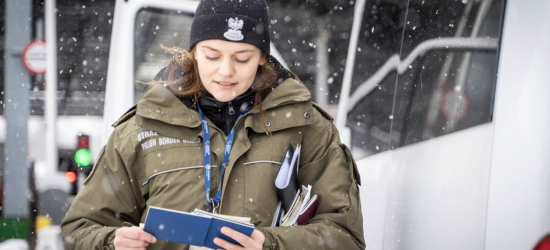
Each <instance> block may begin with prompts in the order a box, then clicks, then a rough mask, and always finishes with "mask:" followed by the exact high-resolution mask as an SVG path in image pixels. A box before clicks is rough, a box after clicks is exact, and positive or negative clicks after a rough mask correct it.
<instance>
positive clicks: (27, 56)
mask: <svg viewBox="0 0 550 250" xmlns="http://www.w3.org/2000/svg"><path fill="white" fill-rule="evenodd" d="M23 65H24V66H25V68H26V69H27V70H28V71H29V72H31V74H34V75H43V74H44V73H46V42H45V41H44V40H34V41H32V42H30V43H29V44H28V45H27V47H25V50H23Z"/></svg>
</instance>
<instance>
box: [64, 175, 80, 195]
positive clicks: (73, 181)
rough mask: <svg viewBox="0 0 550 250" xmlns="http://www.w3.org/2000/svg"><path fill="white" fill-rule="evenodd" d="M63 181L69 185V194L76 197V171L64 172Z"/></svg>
mask: <svg viewBox="0 0 550 250" xmlns="http://www.w3.org/2000/svg"><path fill="white" fill-rule="evenodd" d="M65 179H67V181H68V182H69V183H70V184H71V192H70V194H72V195H76V194H77V193H78V173H77V172H76V171H72V170H67V171H65Z"/></svg>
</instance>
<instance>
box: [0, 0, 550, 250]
mask: <svg viewBox="0 0 550 250" xmlns="http://www.w3.org/2000/svg"><path fill="white" fill-rule="evenodd" d="M170 1H171V0H163V2H170ZM174 1H177V0H174ZM128 2H129V3H128ZM132 2H133V1H132V0H126V1H123V0H117V1H115V0H112V1H102V0H56V1H55V6H54V8H51V9H49V10H48V8H47V3H48V2H47V0H32V1H31V0H0V6H1V8H0V55H2V56H3V60H0V103H1V104H2V105H0V191H1V192H0V194H1V195H0V250H4V249H54V250H57V249H62V245H63V243H62V238H61V235H60V231H59V224H60V223H61V221H62V219H63V217H64V215H65V213H66V211H67V209H69V207H70V205H71V202H72V200H73V199H74V197H75V195H76V194H77V193H78V191H79V190H80V189H81V188H82V183H83V181H84V180H85V179H86V177H87V176H88V175H89V174H90V172H91V171H92V169H93V165H94V161H95V159H96V157H97V155H98V154H99V151H100V149H101V147H102V146H103V144H104V142H105V140H106V138H105V134H106V130H105V127H106V126H108V125H109V124H112V123H113V122H114V120H113V119H116V117H119V116H121V115H122V114H123V111H124V110H126V109H128V108H129V107H130V106H128V107H122V108H121V107H119V106H120V105H118V104H117V102H119V101H120V102H124V104H125V105H126V101H121V100H126V99H128V100H129V101H128V103H132V104H135V103H136V102H137V100H138V99H139V98H140V96H141V94H142V93H143V91H144V90H145V87H144V86H143V85H142V84H141V83H140V82H147V81H150V80H152V79H153V77H154V76H155V75H156V73H157V72H158V71H159V70H160V69H162V67H164V66H165V65H166V64H167V63H168V62H169V61H170V59H171V58H172V57H171V55H170V54H168V53H166V52H164V51H163V50H162V48H161V45H164V46H167V47H181V48H184V49H186V48H188V42H189V41H188V36H189V29H190V24H191V22H192V20H193V14H192V13H189V12H185V11H180V10H173V9H172V10H168V9H162V8H159V7H141V8H140V9H139V10H138V11H137V12H136V13H135V15H134V16H132V22H133V23H132V25H133V30H121V29H120V28H119V29H118V30H114V29H113V27H114V26H113V24H114V21H115V18H122V16H118V17H117V15H122V13H123V12H122V11H120V9H119V12H117V10H116V9H115V3H117V4H119V6H122V5H124V6H130V5H131V4H132ZM192 2H193V3H196V2H197V1H192ZM519 2H520V1H518V0H438V1H435V0H434V1H428V0H406V1H405V0H372V1H365V0H361V1H359V0H357V1H356V0H307V1H292V0H267V4H268V8H269V15H270V29H271V41H272V45H273V46H274V47H275V48H276V54H278V56H279V58H280V59H281V61H282V62H283V63H284V64H285V65H286V66H287V67H288V68H289V69H290V70H291V71H293V72H294V73H295V74H296V75H297V76H298V77H299V78H300V79H301V80H302V81H303V82H304V83H305V85H306V86H307V87H308V89H309V90H310V91H311V93H312V96H313V100H314V101H315V102H316V103H317V104H319V105H320V106H321V107H323V108H324V109H326V110H327V111H328V112H329V113H330V114H331V115H332V116H333V117H334V118H335V121H334V122H335V124H336V125H337V127H338V129H339V131H340V137H341V140H342V142H343V143H345V144H346V145H347V146H348V147H350V148H351V151H352V153H353V155H354V158H355V159H356V160H357V164H358V168H359V172H360V173H361V175H362V176H363V186H362V189H361V192H362V193H361V199H362V201H363V204H366V206H365V205H364V207H363V214H364V217H365V221H364V227H365V238H366V241H367V242H368V243H370V245H369V246H368V247H367V249H382V248H385V249H525V247H519V248H518V247H517V246H525V245H527V246H533V245H534V243H536V242H537V241H538V239H539V238H540V237H541V236H542V235H543V234H545V233H548V232H550V220H549V219H548V218H550V217H549V216H548V213H547V212H544V211H545V209H546V208H549V209H550V202H548V201H550V199H548V196H547V195H548V190H550V186H549V185H550V184H548V183H550V182H548V181H547V180H548V175H549V174H550V172H549V170H548V168H547V166H548V163H549V162H550V160H549V159H546V158H544V154H543V153H540V152H539V151H540V150H542V151H544V150H545V149H550V146H549V145H548V140H547V139H534V138H539V137H544V136H541V135H544V134H545V133H546V134H548V132H545V131H546V130H544V129H542V128H544V127H545V126H544V124H548V120H550V118H548V116H547V115H546V116H545V114H547V113H549V112H547V110H545V109H544V107H547V106H548V105H545V104H548V101H547V99H544V98H543V96H542V94H541V93H542V92H538V91H537V90H538V89H544V88H546V89H547V88H548V87H545V86H548V85H547V84H546V83H547V82H548V81H547V79H550V78H549V77H548V75H547V71H545V70H541V68H544V67H547V66H548V65H549V62H548V58H547V57H548V56H547V54H545V58H539V57H537V60H535V59H532V58H524V56H525V57H526V55H533V57H534V56H536V55H538V54H544V53H545V52H548V46H542V45H540V44H548V43H550V41H549V39H548V37H549V36H550V35H549V33H548V30H550V24H549V23H550V19H548V18H546V19H544V20H545V21H542V20H543V18H545V15H544V13H550V4H549V2H548V1H547V0H529V1H525V2H521V3H519ZM48 13H50V14H52V13H53V17H54V19H55V22H56V24H55V36H54V37H55V46H54V49H55V53H56V57H55V60H54V61H53V62H54V64H55V65H56V69H55V72H54V74H55V76H56V78H52V79H55V80H54V81H53V83H52V84H55V85H50V86H56V88H57V89H56V91H55V93H54V94H53V96H54V97H55V102H54V103H55V104H56V105H55V110H56V111H57V114H56V115H55V117H54V118H53V119H54V120H55V124H56V126H55V132H56V133H55V134H56V136H55V140H53V141H54V143H53V144H51V142H52V139H51V138H48V135H49V132H48V131H49V130H48V129H49V127H48V122H51V120H48V118H47V114H46V113H47V112H46V110H47V108H46V107H47V106H48V105H47V101H46V99H47V98H46V97H47V96H48V94H47V91H46V90H47V86H48V84H49V83H48V82H47V78H46V76H45V75H44V70H45V68H46V67H45V65H46V58H45V51H46V46H45V43H44V39H46V30H48V27H47V25H46V19H47V18H46V15H47V14H48ZM117 13H118V14H117ZM546 16H548V15H546ZM505 20H512V21H508V23H507V25H508V26H505ZM50 28H51V27H50ZM505 28H509V29H510V30H509V33H508V36H507V39H508V40H505V39H504V38H505V36H504V35H506V34H505V33H504V30H505ZM521 32H525V33H521ZM545 32H546V33H545ZM520 33H521V34H520ZM121 34H124V35H125V36H130V37H131V38H132V39H131V41H133V45H132V46H129V45H128V44H122V45H121V44H119V43H116V44H115V43H113V40H114V37H115V36H117V35H118V36H119V38H120V36H121ZM503 34H504V35H503ZM518 34H520V35H518ZM535 34H536V35H535ZM539 35H540V36H539ZM545 39H546V40H545ZM545 41H548V43H546V42H545ZM502 45H508V47H507V48H508V50H501V49H502V48H501V46H502ZM127 47H132V48H133V49H132V50H131V51H130V52H128V53H127V54H124V53H126V52H124V51H126V48H127ZM113 48H116V49H113ZM350 48H351V49H350ZM531 48H532V49H533V51H534V52H532V53H523V54H522V53H517V54H513V53H514V52H518V51H523V50H529V49H531ZM121 51H122V52H121ZM119 52H120V53H119ZM115 53H116V54H115ZM510 54H513V56H510ZM110 55H111V56H112V55H117V58H118V60H117V61H116V62H118V63H119V65H113V64H111V65H109V60H110V59H109V56H110ZM121 55H123V56H122V58H121ZM124 56H128V58H130V57H133V61H131V62H130V61H129V60H130V59H128V60H126V61H124V60H125V58H124ZM112 57H114V56H112ZM121 62H122V64H125V63H127V64H133V65H132V66H133V72H131V74H132V76H131V77H130V78H129V79H126V78H118V75H122V74H125V73H126V72H124V70H121V72H120V74H118V72H117V66H118V67H120V68H123V69H126V68H125V67H124V66H121V64H120V63H121ZM517 62H520V63H517ZM524 62H534V63H531V64H527V63H524ZM499 68H504V69H507V70H506V71H503V72H504V73H500V72H499ZM108 70H111V72H109V73H108ZM528 70H529V71H530V73H529V74H528V75H529V77H531V78H528V77H523V78H521V79H519V78H518V79H516V78H513V76H514V75H515V74H520V75H521V73H523V72H527V71H528ZM541 72H546V75H545V74H544V73H541ZM499 74H500V75H504V77H501V76H500V75H499ZM497 76H499V77H500V78H499V77H497ZM109 77H111V78H109ZM545 77H546V78H545ZM48 79H49V78H48ZM115 79H125V80H124V81H123V82H120V83H119V82H113V81H114V80H115ZM525 79H528V80H529V81H527V80H525ZM497 81H499V84H500V86H501V92H500V93H501V95H500V103H498V102H496V101H495V100H496V99H498V97H499V96H498V92H497ZM108 82H111V84H121V85H125V84H126V82H130V83H129V84H130V85H128V86H130V87H131V88H133V90H132V91H133V94H131V96H129V97H128V96H126V95H124V94H122V93H126V91H124V92H117V93H110V94H107V92H109V91H108V89H109V87H108ZM543 83H544V84H546V85H544V84H543ZM528 84H538V85H536V86H537V87H524V88H525V89H528V90H532V91H526V90H525V89H523V90H524V92H521V91H518V93H520V92H521V93H522V94H521V95H517V98H516V97H514V96H511V95H509V93H515V92H516V89H519V90H522V86H534V85H528ZM51 99H52V98H50V99H49V100H51ZM522 100H523V101H524V103H530V101H533V102H537V104H536V105H530V107H529V111H530V112H529V113H525V112H523V113H522V111H521V110H520V111H514V110H515V109H512V108H514V107H516V106H515V102H518V103H522V102H521V101H522ZM512 103H514V104H512ZM499 104H500V106H499ZM115 106H116V107H115ZM535 107H536V108H535ZM498 110H502V111H501V112H500V115H501V120H500V121H501V123H500V127H495V126H494V124H495V121H496V118H495V117H497V114H498V113H497V111H498ZM510 110H511V111H510ZM518 110H519V109H518ZM508 112H511V113H510V114H512V115H510V116H506V114H508ZM514 112H516V113H514ZM113 113H114V114H113ZM517 113H520V115H516V114H517ZM525 114H532V115H529V116H528V118H530V117H536V118H537V119H538V120H537V121H536V122H534V123H529V124H527V123H526V124H523V123H522V124H521V126H520V125H518V126H517V127H507V126H514V125H516V123H514V122H515V121H517V120H518V119H516V118H517V117H518V116H521V117H524V118H525ZM514 115H515V116H514ZM522 115H523V116H522ZM523 120H528V119H523ZM535 123H536V124H538V125H537V127H533V128H531V127H529V126H530V125H533V124H535ZM533 126H534V125H533ZM50 128H51V127H50ZM498 128H500V130H499V129H498ZM517 131H520V132H517ZM526 131H528V132H526ZM516 132H517V133H516ZM500 138H506V139H500ZM496 142H500V143H499V144H497V143H496ZM531 144H533V145H537V147H536V148H537V149H538V150H539V151H536V150H531V151H528V152H527V150H526V152H523V154H520V153H521V152H522V151H521V150H517V149H516V148H528V146H525V145H529V146H530V145H531ZM52 145H53V146H52ZM522 145H523V146H522ZM508 147H510V148H508ZM51 150H53V151H51ZM535 151H536V152H535ZM52 152H53V153H52ZM510 152H514V153H516V154H515V155H514V154H512V153H510ZM55 154H56V155H57V156H56V157H55V159H54V161H53V162H54V163H53V164H52V163H48V157H49V156H51V155H55ZM546 155H547V154H546ZM507 157H509V158H507ZM516 159H523V161H521V160H518V162H519V164H517V163H516V161H515V160H516ZM525 162H530V163H531V165H530V168H526V169H528V170H529V171H530V172H528V171H526V170H525V169H523V168H522V167H523V164H524V163H525ZM497 163H498V164H497ZM52 165H53V166H52ZM493 165H496V166H497V167H493V168H491V167H492V166H493ZM503 166H504V167H503ZM499 167H500V168H499ZM506 167H509V168H514V169H516V170H518V169H520V170H519V171H515V172H514V171H508V168H506ZM518 173H519V174H518ZM491 176H497V178H491ZM503 176H504V177H507V178H504V177H503ZM539 178H540V179H539ZM507 183H514V185H511V184H507ZM529 183H531V184H532V185H527V184H529ZM490 186H492V187H493V189H491V190H489V187H490ZM495 187H496V188H495ZM512 187H513V188H512ZM544 190H545V191H544ZM520 191H521V192H520ZM510 193H514V194H515V195H509V194H510ZM524 193H528V194H531V195H534V194H536V195H537V196H534V197H531V196H528V197H531V199H529V201H526V200H522V199H523V198H524V197H525V196H524V195H523V194H524ZM489 197H492V199H489ZM511 200H512V201H511ZM535 200H537V201H539V200H540V201H543V202H538V203H537V202H534V201H535ZM489 201H491V202H489ZM531 201H532V202H531ZM530 202H531V203H530ZM503 204H504V205H503ZM510 204H512V206H509V205H510ZM516 204H530V205H531V206H529V205H526V207H529V208H531V209H523V210H522V209H518V206H515V205H516ZM533 204H535V205H533ZM503 207H504V208H506V209H508V210H505V211H506V212H502V210H501V209H502V208H503ZM533 207H535V208H533ZM546 210H547V209H546ZM515 211H520V212H518V213H517V214H516V212H515ZM520 214H521V215H528V216H525V217H522V216H519V215H520ZM541 214H542V215H544V216H541ZM493 215H496V217H495V216H494V217H490V216H493ZM511 215H513V216H511ZM508 217H514V218H517V220H516V221H514V224H513V225H510V224H505V225H504V224H502V221H504V219H503V218H506V219H507V218H508ZM540 218H545V219H544V220H543V219H540ZM449 225H453V226H452V227H450V226H449ZM519 225H521V226H519ZM533 225H537V226H538V227H537V226H533ZM508 229H509V231H508V234H506V233H502V230H504V231H505V230H508ZM529 230H531V231H529ZM518 231H521V232H522V233H518ZM527 231H529V233H525V234H523V232H527ZM495 232H498V233H495ZM500 233H502V234H500ZM501 235H507V236H508V237H504V238H506V239H508V241H507V240H499V239H497V238H498V237H500V236H501ZM516 236H517V238H515V237H516ZM501 242H502V243H501ZM549 244H550V243H549ZM450 245H451V246H450ZM503 246H504V247H505V248H502V247H503Z"/></svg>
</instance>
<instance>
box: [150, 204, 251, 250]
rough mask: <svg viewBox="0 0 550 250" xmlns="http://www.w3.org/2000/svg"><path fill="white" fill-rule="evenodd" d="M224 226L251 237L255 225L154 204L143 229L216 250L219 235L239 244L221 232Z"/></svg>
mask: <svg viewBox="0 0 550 250" xmlns="http://www.w3.org/2000/svg"><path fill="white" fill-rule="evenodd" d="M223 226H227V227H230V228H232V229H234V230H237V231H239V232H241V233H243V234H246V235H248V236H250V235H251V234H252V232H253V231H254V225H253V224H250V223H241V222H238V221H232V220H229V219H227V218H222V217H219V216H218V215H215V214H211V213H208V212H204V211H200V212H199V213H197V214H195V213H186V212H181V211H176V210H171V209H164V208H160V207H154V206H150V207H149V210H148V212H147V217H146V218H145V225H144V227H143V230H144V231H145V232H148V233H150V234H152V235H153V236H155V237H156V238H157V239H159V240H166V241H170V242H177V243H182V244H187V245H195V246H205V247H209V248H214V249H217V248H220V247H219V246H218V245H216V244H214V238H216V237H219V238H222V239H224V240H226V241H228V242H231V243H233V244H237V245H240V244H239V243H237V242H236V241H235V240H233V239H231V238H229V237H227V236H225V235H224V234H222V233H221V228H222V227H223Z"/></svg>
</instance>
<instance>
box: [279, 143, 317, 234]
mask: <svg viewBox="0 0 550 250" xmlns="http://www.w3.org/2000/svg"><path fill="white" fill-rule="evenodd" d="M300 150H301V145H300V144H298V145H297V146H296V149H293V148H292V145H289V147H288V151H287V153H286V155H285V158H284V159H283V162H282V163H281V167H280V169H279V172H278V174H277V177H276V178H275V186H276V187H277V195H278V196H279V204H278V205H277V208H276V210H275V214H274V215H273V221H272V222H271V225H272V226H294V225H305V224H307V223H308V221H309V220H310V219H311V218H312V217H313V216H314V215H315V211H316V210H317V201H318V196H317V195H313V196H312V194H311V190H312V187H311V185H308V186H307V187H305V186H302V188H301V189H300V188H299V186H298V185H299V184H298V169H299V166H300Z"/></svg>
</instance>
